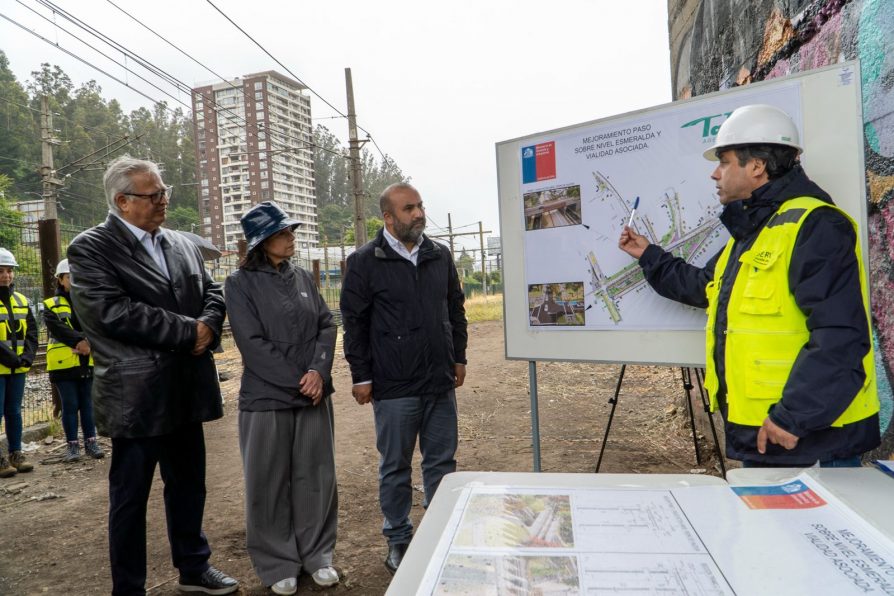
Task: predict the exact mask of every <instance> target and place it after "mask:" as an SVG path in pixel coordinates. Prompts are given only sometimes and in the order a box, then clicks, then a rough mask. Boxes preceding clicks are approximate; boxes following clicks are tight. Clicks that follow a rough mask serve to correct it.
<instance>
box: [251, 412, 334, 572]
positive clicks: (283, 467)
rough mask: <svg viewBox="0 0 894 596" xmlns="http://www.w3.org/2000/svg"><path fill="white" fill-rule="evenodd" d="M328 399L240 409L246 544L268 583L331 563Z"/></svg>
mask: <svg viewBox="0 0 894 596" xmlns="http://www.w3.org/2000/svg"><path fill="white" fill-rule="evenodd" d="M333 422H334V418H333V414H332V400H331V398H329V397H325V398H323V400H322V401H321V402H320V404H319V405H318V406H316V407H304V408H294V409H289V410H272V411H267V412H244V411H241V410H240V411H239V448H240V450H241V451H242V465H243V468H244V471H245V524H246V543H247V544H246V546H247V547H248V554H249V555H250V556H251V562H252V565H254V568H255V572H256V573H257V574H258V577H259V578H260V579H261V582H263V583H264V585H267V586H270V585H272V584H274V583H276V582H278V581H279V580H281V579H285V578H287V577H298V575H299V574H300V573H301V571H302V569H303V570H304V571H305V572H307V573H313V572H314V571H316V570H317V569H320V568H321V567H326V566H327V565H331V564H332V551H333V550H334V549H335V533H336V525H337V522H338V493H337V490H336V484H335V451H334V435H333V433H334V428H333V427H334V424H333Z"/></svg>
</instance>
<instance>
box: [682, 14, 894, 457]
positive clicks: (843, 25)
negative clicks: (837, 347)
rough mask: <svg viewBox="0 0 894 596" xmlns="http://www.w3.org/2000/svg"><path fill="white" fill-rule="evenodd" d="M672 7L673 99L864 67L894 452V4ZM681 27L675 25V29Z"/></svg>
mask: <svg viewBox="0 0 894 596" xmlns="http://www.w3.org/2000/svg"><path fill="white" fill-rule="evenodd" d="M687 5H688V3H687V2H686V1H685V0H669V2H668V14H669V15H670V17H671V18H670V21H671V22H670V29H671V32H672V37H673V38H674V39H679V40H680V42H679V44H678V45H677V46H676V47H675V48H674V49H673V50H672V56H671V62H672V72H673V73H674V95H675V97H677V98H685V97H690V96H693V95H699V94H701V93H707V92H711V91H716V90H718V89H726V88H729V87H735V86H738V85H743V84H747V83H750V82H752V81H762V80H765V79H771V78H775V77H780V76H784V75H787V74H791V73H796V72H802V71H805V70H809V69H812V68H817V67H820V66H825V65H828V64H834V63H836V62H840V61H843V60H852V59H855V58H859V59H860V63H861V69H862V85H863V119H864V132H865V149H866V180H867V196H868V201H869V205H868V213H869V221H868V232H869V268H870V280H871V298H872V319H873V321H872V324H873V336H874V341H875V345H876V359H877V362H876V365H877V366H876V367H877V371H878V374H879V394H880V396H881V399H882V412H881V416H880V418H881V424H882V433H883V439H882V446H881V448H880V449H879V453H880V454H882V455H884V456H887V455H890V454H891V453H892V452H894V423H892V416H894V393H892V388H891V380H892V379H894V201H892V197H894V2H891V1H890V0H755V1H745V0H700V1H699V3H698V6H697V8H696V9H695V11H694V12H689V13H686V11H684V10H683V9H684V8H685V7H686V6H687ZM675 21H676V22H675Z"/></svg>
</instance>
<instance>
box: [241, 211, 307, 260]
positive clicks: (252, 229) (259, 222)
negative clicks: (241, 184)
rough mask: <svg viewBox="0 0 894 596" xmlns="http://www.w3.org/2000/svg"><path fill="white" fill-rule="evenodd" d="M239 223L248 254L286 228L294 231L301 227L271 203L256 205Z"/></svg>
mask: <svg viewBox="0 0 894 596" xmlns="http://www.w3.org/2000/svg"><path fill="white" fill-rule="evenodd" d="M239 223H241V224H242V231H243V232H244V233H245V240H246V241H247V242H248V252H251V251H252V250H254V248H255V247H257V246H258V245H260V244H261V242H263V241H264V240H266V239H267V238H269V237H270V236H272V235H274V234H276V233H277V232H279V231H280V230H284V229H286V228H291V229H293V230H294V229H295V228H297V227H298V226H300V225H301V223H300V222H298V221H295V220H294V219H292V218H290V217H289V216H288V215H286V212H285V211H283V210H282V209H280V208H279V205H277V204H276V203H274V202H273V201H264V202H263V203H258V204H257V205H255V206H254V207H252V208H251V209H249V210H248V212H247V213H246V214H245V215H243V216H242V218H241V219H240V220H239Z"/></svg>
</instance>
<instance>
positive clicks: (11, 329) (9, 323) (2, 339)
mask: <svg viewBox="0 0 894 596" xmlns="http://www.w3.org/2000/svg"><path fill="white" fill-rule="evenodd" d="M10 306H11V307H12V313H10V312H9V311H8V310H7V309H6V304H4V303H3V302H2V301H0V343H2V344H3V345H5V346H6V347H7V348H9V349H10V350H12V338H13V337H15V338H16V348H15V351H16V354H18V355H19V356H21V355H22V353H23V352H24V351H25V334H26V333H27V332H28V299H27V298H25V295H24V294H19V293H18V292H13V293H12V294H11V295H10ZM30 368H31V367H30V366H29V367H24V368H17V369H15V370H11V369H10V368H9V367H7V366H3V365H2V364H0V375H8V374H18V373H24V372H28V370H29V369H30Z"/></svg>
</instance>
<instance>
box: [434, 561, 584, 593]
mask: <svg viewBox="0 0 894 596" xmlns="http://www.w3.org/2000/svg"><path fill="white" fill-rule="evenodd" d="M434 593H435V594H439V595H447V594H451V595H459V594H468V595H472V594H474V595H476V596H481V595H486V596H489V595H493V596H499V595H500V594H514V595H522V594H531V595H534V594H543V595H545V594H548V595H549V596H571V595H576V594H579V593H580V580H579V579H578V572H577V558H575V557H568V556H552V557H520V556H514V555H507V556H481V555H474V556H473V555H450V556H449V557H448V558H447V563H446V565H444V569H443V570H442V571H441V577H440V578H439V579H438V586H437V588H436V589H435V591H434Z"/></svg>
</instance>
